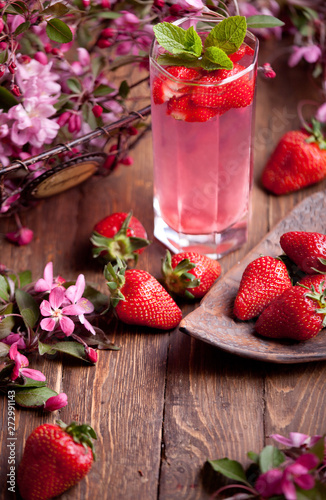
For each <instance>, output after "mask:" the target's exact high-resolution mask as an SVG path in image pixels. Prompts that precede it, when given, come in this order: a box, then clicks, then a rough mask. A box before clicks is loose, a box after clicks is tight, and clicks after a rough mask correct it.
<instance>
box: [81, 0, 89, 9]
mask: <svg viewBox="0 0 326 500" xmlns="http://www.w3.org/2000/svg"><path fill="white" fill-rule="evenodd" d="M82 3H83V7H85V9H87V7H89V6H90V4H91V0H83V2H82Z"/></svg>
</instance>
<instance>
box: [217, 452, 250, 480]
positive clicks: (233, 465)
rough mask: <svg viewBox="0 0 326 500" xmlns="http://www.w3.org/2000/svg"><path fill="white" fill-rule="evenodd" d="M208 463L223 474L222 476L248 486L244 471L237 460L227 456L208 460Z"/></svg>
mask: <svg viewBox="0 0 326 500" xmlns="http://www.w3.org/2000/svg"><path fill="white" fill-rule="evenodd" d="M208 463H209V464H210V465H211V467H212V468H213V469H214V470H215V471H217V472H219V473H220V474H223V476H225V477H228V478H229V479H233V480H234V481H240V482H241V483H245V484H247V485H248V486H250V484H249V483H248V481H247V478H246V474H245V471H244V469H243V467H242V465H241V464H240V463H239V462H236V461H235V460H230V459H229V458H221V459H219V460H208Z"/></svg>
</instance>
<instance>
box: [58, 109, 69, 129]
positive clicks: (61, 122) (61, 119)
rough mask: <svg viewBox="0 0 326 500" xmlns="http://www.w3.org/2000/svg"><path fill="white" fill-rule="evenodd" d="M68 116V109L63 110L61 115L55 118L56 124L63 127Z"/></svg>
mask: <svg viewBox="0 0 326 500" xmlns="http://www.w3.org/2000/svg"><path fill="white" fill-rule="evenodd" d="M70 116H71V113H69V111H64V112H63V113H62V115H60V116H59V118H58V119H57V124H58V125H59V126H60V127H64V126H65V125H66V123H68V121H69V118H70Z"/></svg>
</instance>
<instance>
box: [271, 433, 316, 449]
mask: <svg viewBox="0 0 326 500" xmlns="http://www.w3.org/2000/svg"><path fill="white" fill-rule="evenodd" d="M289 436H290V437H289V438H286V437H284V436H281V435H280V434H271V435H270V437H271V438H273V439H274V440H275V441H277V442H278V443H281V444H284V445H285V446H287V447H290V448H292V447H293V448H311V447H312V446H314V445H315V444H316V443H317V441H319V439H321V437H322V436H318V435H316V436H308V435H307V434H301V433H300V432H290V434H289Z"/></svg>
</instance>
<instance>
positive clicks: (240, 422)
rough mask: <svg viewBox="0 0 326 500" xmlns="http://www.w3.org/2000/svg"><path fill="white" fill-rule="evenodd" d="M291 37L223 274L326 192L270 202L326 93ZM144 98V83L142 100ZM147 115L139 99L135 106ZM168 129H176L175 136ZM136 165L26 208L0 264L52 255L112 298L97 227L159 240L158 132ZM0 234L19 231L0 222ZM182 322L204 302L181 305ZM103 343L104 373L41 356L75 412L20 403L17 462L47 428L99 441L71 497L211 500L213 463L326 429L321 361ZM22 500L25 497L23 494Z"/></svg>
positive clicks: (156, 250)
mask: <svg viewBox="0 0 326 500" xmlns="http://www.w3.org/2000/svg"><path fill="white" fill-rule="evenodd" d="M286 46H287V43H286V42H282V43H281V42H274V41H272V40H269V41H264V42H262V44H261V51H260V63H261V64H262V63H264V62H266V61H270V62H271V63H272V65H273V67H274V69H275V70H276V72H277V78H276V79H274V80H271V81H267V80H263V79H261V78H259V82H258V93H257V112H256V142H255V173H254V188H253V202H252V216H251V223H250V230H249V239H248V242H247V243H246V244H245V245H244V246H243V247H242V248H241V249H240V250H238V251H236V252H233V253H232V254H230V255H228V256H227V257H225V258H223V259H221V261H220V263H221V266H222V269H223V275H226V273H227V271H228V270H229V269H231V268H232V267H233V266H234V265H235V264H237V262H239V261H241V260H242V259H243V258H244V257H245V256H246V255H247V254H248V253H249V251H250V250H251V249H253V248H254V247H255V246H256V245H257V244H258V243H259V242H260V241H261V240H262V239H263V238H264V237H265V235H266V234H267V233H268V232H269V231H271V230H272V228H273V227H274V226H275V225H276V224H277V223H278V222H279V221H280V220H281V219H283V218H284V217H285V216H286V215H287V214H288V213H289V212H290V211H291V210H292V209H293V208H294V207H295V206H296V205H297V204H298V203H299V202H300V201H302V200H304V199H305V198H307V197H309V196H311V195H312V194H314V193H318V192H322V191H323V190H325V189H326V183H325V182H322V183H320V184H318V185H316V186H312V187H310V188H308V189H304V190H302V191H300V192H298V193H295V194H292V195H287V196H282V197H275V196H272V195H268V194H267V193H266V192H264V190H263V189H262V188H261V185H260V176H261V172H262V169H263V167H264V164H265V162H266V160H267V158H268V156H269V154H270V153H271V151H272V150H273V148H274V147H275V145H276V143H277V141H278V139H279V138H280V137H281V135H282V134H283V133H285V132H286V131H287V130H290V129H293V128H296V127H298V125H299V122H298V118H297V114H296V106H297V104H298V102H299V101H300V100H301V99H313V98H317V99H320V96H319V95H318V92H317V90H316V89H317V87H316V86H315V85H314V83H313V82H312V81H310V80H309V78H308V77H307V68H306V67H305V66H299V67H295V68H291V69H290V68H288V66H287V53H286ZM144 96H145V97H146V96H149V90H148V88H147V87H146V86H145V87H144V89H143V94H142V97H144ZM135 107H136V109H138V101H135ZM167 133H168V131H167ZM133 156H134V160H135V161H134V165H133V166H131V167H129V168H127V167H121V168H119V169H117V170H116V171H115V172H114V173H113V174H112V175H111V176H110V177H107V178H105V179H98V178H96V177H93V178H92V179H90V180H89V181H87V183H85V184H82V185H80V186H78V187H76V188H74V189H72V190H71V191H67V192H65V193H62V194H59V195H57V196H55V197H53V198H49V199H47V200H44V201H41V202H40V203H39V204H38V205H37V206H35V207H34V208H33V209H31V210H28V211H26V212H24V213H22V214H21V218H22V222H23V224H24V225H26V226H28V227H30V228H31V229H32V230H33V231H34V233H35V239H34V241H33V242H32V243H31V244H30V245H29V246H26V247H22V248H18V247H15V246H13V245H12V244H10V243H8V242H6V241H5V239H2V241H1V257H0V261H1V262H2V263H5V264H6V265H7V266H8V267H12V268H14V269H15V270H17V271H20V270H24V269H30V270H31V271H32V274H33V277H34V278H35V279H37V278H39V277H41V276H42V274H43V269H44V266H45V264H46V263H47V262H48V261H53V264H54V272H55V274H60V275H62V276H64V277H65V278H66V279H76V278H77V276H78V274H79V273H83V274H84V275H85V277H86V280H87V281H88V282H90V283H93V284H94V285H95V286H96V287H97V288H99V289H101V290H102V291H103V292H106V285H105V281H104V278H103V273H102V271H103V270H102V268H101V267H100V266H99V264H98V263H97V262H96V261H94V260H93V259H92V257H91V250H90V242H89V238H90V234H91V231H92V228H93V226H94V224H95V223H96V222H97V221H98V220H100V219H101V218H103V217H104V216H105V215H108V214H110V213H111V212H114V211H120V210H122V211H129V210H130V209H133V212H134V214H135V215H136V216H137V217H138V218H139V219H140V220H142V222H143V223H144V225H145V227H146V229H147V231H148V235H149V238H150V239H153V210H152V144H151V136H150V134H149V135H147V136H146V137H145V139H144V140H143V141H142V142H141V143H140V144H139V145H138V146H137V148H136V149H135V151H134V154H133ZM0 227H1V233H2V234H5V233H6V232H8V231H9V230H13V229H14V228H15V224H14V221H13V220H12V219H10V218H2V219H0ZM164 254H165V249H164V248H163V247H162V246H161V245H160V244H159V243H158V242H156V241H154V242H153V244H152V245H151V246H150V247H149V248H148V249H146V251H145V252H144V253H143V254H142V255H141V257H140V259H139V264H138V267H139V268H142V269H145V270H147V271H149V272H151V273H152V274H153V275H154V276H156V277H157V278H159V277H160V265H161V258H162V257H163V256H164ZM180 306H181V307H182V311H183V315H184V316H186V315H188V314H189V313H190V312H192V311H193V310H195V309H196V308H197V307H198V306H199V303H198V302H195V303H188V304H187V303H183V302H182V303H180ZM107 335H108V337H109V338H110V339H111V340H112V341H113V342H114V343H115V344H117V345H119V346H120V350H119V351H106V352H103V351H102V352H100V353H99V361H98V363H97V365H96V366H88V365H87V366H86V365H85V364H83V363H82V362H79V361H72V360H71V359H68V358H66V357H60V356H58V357H57V358H55V359H54V360H52V361H49V360H45V359H39V358H37V359H36V358H35V359H32V360H31V367H33V368H38V369H40V370H42V371H43V372H44V373H45V375H46V377H47V379H48V385H49V387H52V388H53V389H54V390H56V391H58V392H60V391H64V392H66V393H67V394H68V400H69V404H68V406H67V407H65V408H64V409H62V410H61V411H60V412H55V413H54V414H47V413H42V412H39V411H32V410H24V409H21V408H19V407H16V437H17V441H16V443H17V445H16V465H17V466H18V464H19V462H20V459H21V456H22V450H23V447H24V443H25V441H26V438H27V436H28V435H29V434H30V433H31V431H32V430H33V429H34V428H35V427H36V426H37V425H39V424H41V423H43V422H54V421H55V420H56V419H57V418H58V417H59V418H61V419H62V420H63V421H65V422H68V421H70V420H73V419H74V420H78V421H86V422H88V423H89V424H91V425H92V426H93V427H94V428H95V430H96V432H97V434H98V441H97V444H96V451H97V457H98V459H97V461H96V462H95V464H94V465H93V467H92V469H91V471H90V473H89V475H88V476H87V478H86V479H84V480H83V481H82V482H81V483H79V484H78V485H77V486H75V487H73V488H72V489H70V490H69V491H67V492H66V493H64V494H63V495H62V496H61V498H62V499H64V500H68V499H69V500H70V499H71V500H72V499H74V500H76V499H80V500H85V499H87V500H88V499H89V500H91V499H98V498H101V499H103V500H109V499H110V500H120V499H123V500H134V499H135V500H138V499H142V500H154V499H159V500H172V499H187V500H206V499H208V498H209V496H210V494H211V493H212V491H214V478H209V477H207V476H206V475H205V469H203V466H204V463H205V461H206V460H207V459H216V458H222V457H224V456H228V457H230V458H233V459H235V460H241V461H243V463H244V464H245V463H247V458H246V454H247V451H249V450H252V451H256V452H258V451H259V450H260V449H261V448H262V447H263V446H264V444H267V443H271V440H270V439H269V438H268V436H269V434H270V433H273V432H274V433H280V434H285V435H287V434H288V432H290V431H298V432H303V433H307V434H317V433H318V434H322V433H323V432H324V431H325V428H326V425H325V414H324V411H323V409H324V408H325V398H326V396H325V390H324V380H325V377H326V364H325V362H323V361H321V362H312V363H308V364H302V363H299V364H293V365H292V364H291V365H280V364H274V363H265V362H263V361H261V360H254V359H245V358H241V357H239V356H236V355H233V354H231V353H228V352H224V351H222V350H221V349H218V348H216V347H214V346H211V345H209V344H207V343H205V342H202V341H201V340H198V339H196V338H193V337H191V336H189V335H186V334H184V333H183V332H181V331H180V330H179V329H176V330H175V331H171V332H166V333H165V332H157V331H154V330H150V329H145V328H140V327H130V326H126V325H123V324H121V323H118V322H117V321H116V320H113V321H111V322H109V323H108V327H107ZM1 419H2V429H1V434H0V444H1V455H0V484H1V499H2V500H7V499H12V498H15V495H13V494H10V493H9V492H8V489H7V484H6V481H7V474H8V448H7V437H8V434H7V425H8V419H7V399H6V397H4V396H1ZM17 498H19V496H18V495H17Z"/></svg>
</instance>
